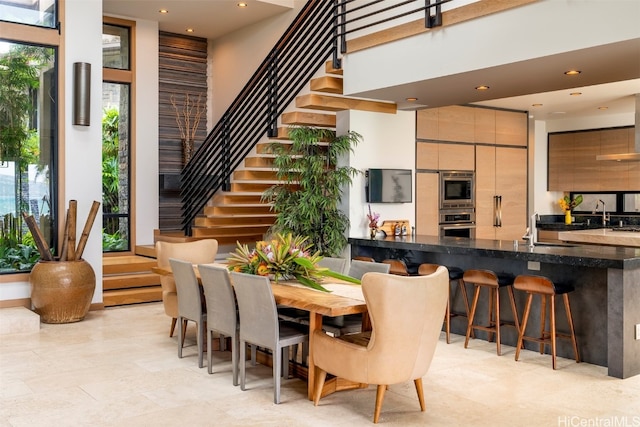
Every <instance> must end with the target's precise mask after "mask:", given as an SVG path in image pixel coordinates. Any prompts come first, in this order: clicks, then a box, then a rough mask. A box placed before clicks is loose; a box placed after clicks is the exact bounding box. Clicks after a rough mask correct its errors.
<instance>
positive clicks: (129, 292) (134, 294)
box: [102, 285, 162, 307]
mask: <svg viewBox="0 0 640 427" xmlns="http://www.w3.org/2000/svg"><path fill="white" fill-rule="evenodd" d="M158 301H162V287H161V286H160V285H158V286H147V287H144V288H134V289H120V290H116V291H105V292H103V293H102V302H103V304H104V306H105V307H113V306H117V305H128V304H140V303H144V302H158Z"/></svg>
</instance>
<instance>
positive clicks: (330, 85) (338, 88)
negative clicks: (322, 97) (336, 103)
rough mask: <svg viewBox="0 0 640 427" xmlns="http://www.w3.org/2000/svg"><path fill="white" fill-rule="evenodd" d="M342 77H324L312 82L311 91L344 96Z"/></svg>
mask: <svg viewBox="0 0 640 427" xmlns="http://www.w3.org/2000/svg"><path fill="white" fill-rule="evenodd" d="M342 83H343V81H342V77H335V76H322V77H318V78H317V79H312V80H311V84H310V87H311V90H313V91H316V92H325V93H337V94H339V95H342Z"/></svg>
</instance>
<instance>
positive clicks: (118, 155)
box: [102, 18, 133, 252]
mask: <svg viewBox="0 0 640 427" xmlns="http://www.w3.org/2000/svg"><path fill="white" fill-rule="evenodd" d="M105 21H107V22H105V23H104V25H103V27H102V58H103V79H104V81H103V83H102V107H103V108H102V111H103V115H102V221H103V223H102V230H103V231H102V250H103V252H122V251H129V250H131V245H132V242H131V236H132V231H131V215H130V213H131V197H130V195H131V191H132V189H131V182H132V180H131V174H132V170H131V164H132V161H131V153H132V144H131V125H132V123H131V111H132V85H133V72H132V70H131V68H132V61H131V57H132V55H131V51H132V49H131V45H130V41H131V40H132V32H133V23H130V22H128V21H121V20H113V21H114V22H115V23H114V22H111V21H112V18H105Z"/></svg>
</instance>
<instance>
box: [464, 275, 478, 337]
mask: <svg viewBox="0 0 640 427" xmlns="http://www.w3.org/2000/svg"><path fill="white" fill-rule="evenodd" d="M474 286H475V288H476V289H475V292H474V294H473V303H472V304H471V312H470V313H469V322H468V323H467V336H466V337H465V339H464V348H467V346H468V345H469V335H470V334H471V329H472V328H473V318H474V317H475V315H476V307H477V306H478V297H479V296H480V286H478V285H474Z"/></svg>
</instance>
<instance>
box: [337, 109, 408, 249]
mask: <svg viewBox="0 0 640 427" xmlns="http://www.w3.org/2000/svg"><path fill="white" fill-rule="evenodd" d="M415 126H416V125H415V112H413V111H399V112H398V113H397V114H383V113H370V112H366V111H355V110H352V111H347V112H341V113H338V134H343V133H344V132H345V129H349V130H352V131H354V132H357V133H359V134H360V135H362V142H361V143H360V144H359V145H358V146H356V147H355V149H354V152H353V153H352V154H351V155H350V156H349V164H350V165H351V166H352V167H355V168H357V169H360V170H361V171H362V172H363V174H361V175H359V176H357V177H356V178H355V179H354V180H353V185H352V186H351V188H350V189H349V191H348V194H347V195H346V199H347V200H348V206H346V209H348V212H349V220H350V221H351V230H350V232H349V233H348V234H349V236H352V237H357V236H368V228H367V224H368V222H367V217H366V215H367V213H368V205H367V202H366V197H365V188H364V187H365V182H366V181H365V176H364V171H366V170H367V169H369V168H392V169H393V168H398V169H411V170H413V174H412V175H413V176H412V185H413V192H414V196H413V202H412V203H372V204H371V210H372V211H374V212H377V213H379V214H380V222H382V221H384V220H394V219H406V220H409V222H410V223H411V225H415V188H416V186H415V164H416V160H415V155H416V154H415V153H416V148H415Z"/></svg>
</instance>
